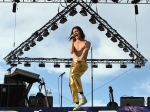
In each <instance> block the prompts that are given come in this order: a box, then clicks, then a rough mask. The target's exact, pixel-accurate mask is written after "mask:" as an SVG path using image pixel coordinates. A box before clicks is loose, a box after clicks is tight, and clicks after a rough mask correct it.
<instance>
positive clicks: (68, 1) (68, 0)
mask: <svg viewBox="0 0 150 112" xmlns="http://www.w3.org/2000/svg"><path fill="white" fill-rule="evenodd" d="M72 1H74V2H76V0H67V3H71V2H72Z"/></svg>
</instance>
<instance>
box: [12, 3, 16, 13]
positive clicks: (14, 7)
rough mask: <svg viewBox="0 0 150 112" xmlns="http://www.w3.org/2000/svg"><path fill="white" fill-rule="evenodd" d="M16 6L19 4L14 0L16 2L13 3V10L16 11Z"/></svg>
mask: <svg viewBox="0 0 150 112" xmlns="http://www.w3.org/2000/svg"><path fill="white" fill-rule="evenodd" d="M16 6H17V4H16V2H14V4H13V9H12V12H14V13H15V12H16Z"/></svg>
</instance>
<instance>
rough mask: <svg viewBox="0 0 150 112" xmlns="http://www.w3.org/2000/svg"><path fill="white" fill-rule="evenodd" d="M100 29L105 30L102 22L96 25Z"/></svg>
mask: <svg viewBox="0 0 150 112" xmlns="http://www.w3.org/2000/svg"><path fill="white" fill-rule="evenodd" d="M97 28H98V29H99V30H100V31H105V29H104V26H103V25H102V24H99V26H98V27H97Z"/></svg>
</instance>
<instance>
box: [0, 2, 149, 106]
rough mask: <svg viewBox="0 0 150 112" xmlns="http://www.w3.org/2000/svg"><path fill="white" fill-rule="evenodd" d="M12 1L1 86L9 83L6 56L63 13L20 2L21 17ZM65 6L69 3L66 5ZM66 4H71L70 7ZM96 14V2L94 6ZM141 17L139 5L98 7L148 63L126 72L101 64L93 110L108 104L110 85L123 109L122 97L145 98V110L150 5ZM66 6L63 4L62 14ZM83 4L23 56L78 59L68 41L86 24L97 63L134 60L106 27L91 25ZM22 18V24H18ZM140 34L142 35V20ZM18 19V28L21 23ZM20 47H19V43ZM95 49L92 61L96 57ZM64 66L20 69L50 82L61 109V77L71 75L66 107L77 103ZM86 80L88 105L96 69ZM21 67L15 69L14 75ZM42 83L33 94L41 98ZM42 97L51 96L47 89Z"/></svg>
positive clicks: (5, 14)
mask: <svg viewBox="0 0 150 112" xmlns="http://www.w3.org/2000/svg"><path fill="white" fill-rule="evenodd" d="M12 5H13V4H12V3H1V4H0V10H1V11H0V18H1V20H0V83H1V84H3V83H4V75H6V74H8V72H7V69H8V68H9V67H10V66H9V65H6V62H5V61H4V60H3V58H4V57H5V56H6V55H7V54H8V53H10V52H11V51H12V50H14V49H15V48H16V47H18V46H19V45H20V44H21V43H22V42H24V41H25V40H26V39H28V38H29V37H30V36H31V35H32V34H33V33H34V32H35V31H37V30H38V29H40V28H41V27H42V26H44V25H45V24H46V23H47V22H48V21H49V20H51V19H52V18H53V17H54V16H55V15H56V14H57V13H58V7H59V4H58V3H35V4H34V3H19V4H18V6H17V8H18V9H17V11H16V13H13V12H12ZM63 5H64V4H63ZM64 6H65V5H64ZM92 8H93V10H95V11H96V4H93V5H92ZM138 8H139V14H138V15H136V16H135V12H134V5H133V4H97V9H98V14H99V16H100V17H102V18H103V19H104V20H106V21H107V23H108V24H109V25H110V26H111V27H112V28H114V29H115V30H117V32H118V33H119V34H120V35H121V36H122V37H123V38H124V39H125V40H126V41H128V43H129V44H131V45H132V46H133V47H134V48H135V49H137V43H138V49H137V50H138V51H139V52H140V53H141V54H142V55H143V56H144V57H145V58H146V59H148V62H147V63H146V65H145V66H143V67H142V68H140V69H137V68H134V65H133V64H127V68H120V65H119V64H113V67H112V68H106V67H105V64H98V68H93V90H94V92H93V106H106V105H107V104H108V103H109V101H110V99H109V88H108V87H109V86H112V88H113V96H114V101H115V102H117V103H118V105H119V106H120V98H121V97H131V96H133V97H144V98H145V101H144V103H145V106H146V105H147V98H148V97H149V96H150V95H149V94H150V81H149V79H150V76H149V74H150V69H149V68H150V63H149V60H150V53H149V48H150V44H149V42H150V38H149V37H150V34H149V29H150V23H149V20H150V15H149V10H150V7H149V5H148V4H138ZM63 9H64V7H61V6H60V11H61V10H63ZM80 10H81V7H80V6H77V11H78V13H77V14H76V15H75V16H73V17H71V16H68V17H67V19H68V21H67V22H66V23H64V24H60V23H58V27H59V28H58V29H57V30H55V31H51V32H50V35H49V36H47V37H44V39H43V40H42V41H41V42H36V46H34V47H33V48H31V49H30V50H29V51H24V55H23V56H22V57H33V58H38V57H43V58H72V54H70V52H69V46H70V41H68V37H69V35H70V33H71V30H72V28H73V27H74V26H80V27H81V28H82V29H83V31H84V33H85V35H86V40H88V41H90V42H91V46H92V48H93V51H92V55H93V59H131V58H130V57H129V53H125V52H124V51H123V50H122V49H121V48H119V47H118V42H117V43H113V42H112V41H111V40H110V39H109V38H107V37H106V35H105V33H106V29H105V31H104V32H101V31H99V30H98V29H97V26H98V22H97V24H91V23H90V22H89V19H90V14H88V16H87V17H83V16H82V15H81V14H80V13H79V11H80ZM15 17H16V20H15ZM135 18H136V22H137V32H136V22H135ZM15 21H16V24H15ZM14 43H15V46H13V44H14ZM90 56H91V51H90V50H89V54H88V59H90V58H91V57H90ZM60 65H61V66H60V68H54V67H53V64H52V63H46V66H45V68H40V67H38V63H31V67H24V65H23V64H20V65H18V66H17V68H20V69H23V70H27V71H30V72H33V73H36V74H39V75H40V78H44V81H45V83H46V88H47V90H48V91H51V92H52V94H51V96H53V106H54V107H59V106H60V83H61V79H60V77H59V76H60V74H62V73H63V72H65V74H64V75H63V77H62V80H63V81H62V96H63V98H62V106H63V107H69V106H71V107H72V106H74V105H75V104H74V103H73V101H72V96H71V92H70V88H69V86H68V83H69V79H68V78H69V68H65V65H64V64H63V63H61V64H60ZM88 65H89V68H88V70H87V71H86V72H85V73H84V75H83V76H82V77H81V80H82V85H83V90H84V94H85V96H86V98H87V100H88V103H87V104H85V105H84V106H91V105H92V98H91V97H92V95H91V85H92V84H91V76H92V74H91V68H90V64H88ZM14 70H15V68H13V69H12V72H13V71H14ZM38 86H39V83H34V84H33V86H32V88H31V90H30V92H29V94H28V96H31V95H36V94H37V92H38V91H39V90H38ZM42 93H43V94H45V92H44V89H42Z"/></svg>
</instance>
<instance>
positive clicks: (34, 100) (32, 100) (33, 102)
mask: <svg viewBox="0 0 150 112" xmlns="http://www.w3.org/2000/svg"><path fill="white" fill-rule="evenodd" d="M47 99H48V103H49V107H53V97H52V96H48V97H47ZM39 102H40V103H39ZM29 105H30V107H46V101H45V97H42V98H41V99H40V98H39V97H37V96H29Z"/></svg>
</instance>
